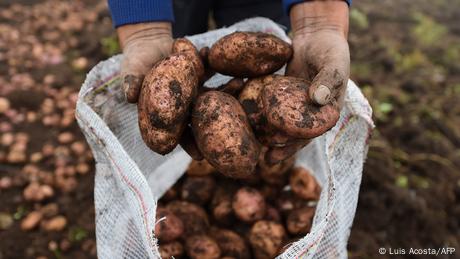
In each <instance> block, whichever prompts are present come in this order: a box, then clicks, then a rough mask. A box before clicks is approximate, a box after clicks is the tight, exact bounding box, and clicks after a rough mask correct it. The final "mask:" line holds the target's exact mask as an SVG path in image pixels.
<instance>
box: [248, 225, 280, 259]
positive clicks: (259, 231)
mask: <svg viewBox="0 0 460 259" xmlns="http://www.w3.org/2000/svg"><path fill="white" fill-rule="evenodd" d="M285 239H286V231H285V230H284V227H283V226H282V225H281V224H279V223H276V222H273V221H266V220H260V221H257V222H256V223H255V224H254V225H253V226H252V228H251V231H250V233H249V243H250V244H251V247H252V251H253V254H254V256H255V258H256V259H266V258H274V257H275V256H276V255H277V254H278V253H279V251H280V249H281V247H282V244H283V241H284V240H285Z"/></svg>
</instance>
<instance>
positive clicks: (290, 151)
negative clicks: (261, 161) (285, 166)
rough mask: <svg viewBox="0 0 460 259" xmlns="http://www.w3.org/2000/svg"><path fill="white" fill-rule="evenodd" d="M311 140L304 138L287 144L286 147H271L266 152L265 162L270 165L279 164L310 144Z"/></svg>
mask: <svg viewBox="0 0 460 259" xmlns="http://www.w3.org/2000/svg"><path fill="white" fill-rule="evenodd" d="M310 141H311V140H309V139H304V140H300V141H299V142H297V143H295V144H292V145H289V146H285V147H279V148H270V149H269V150H268V151H267V152H266V153H265V162H266V163H267V164H269V165H275V164H278V163H280V162H282V161H284V160H286V159H288V158H290V157H292V156H293V155H295V154H296V153H297V151H299V150H301V149H302V148H303V147H305V146H306V145H308V143H310Z"/></svg>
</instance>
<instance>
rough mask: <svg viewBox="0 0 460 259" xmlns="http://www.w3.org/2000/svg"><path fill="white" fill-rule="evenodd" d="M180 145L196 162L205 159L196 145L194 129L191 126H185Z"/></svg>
mask: <svg viewBox="0 0 460 259" xmlns="http://www.w3.org/2000/svg"><path fill="white" fill-rule="evenodd" d="M179 144H180V145H181V147H182V148H183V149H184V150H185V152H187V154H189V156H190V157H192V158H193V159H194V160H202V159H203V154H201V152H200V150H199V149H198V146H197V145H196V141H195V137H194V136H193V132H192V128H191V127H190V126H188V125H187V126H185V129H184V132H183V133H182V136H181V138H180V141H179Z"/></svg>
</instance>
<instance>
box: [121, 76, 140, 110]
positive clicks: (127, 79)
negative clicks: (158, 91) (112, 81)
mask: <svg viewBox="0 0 460 259" xmlns="http://www.w3.org/2000/svg"><path fill="white" fill-rule="evenodd" d="M143 80H144V76H135V75H131V74H129V75H124V76H123V78H122V82H123V84H122V87H123V92H124V93H125V97H126V101H128V102H129V103H137V100H138V99H139V94H140V91H141V87H142V81H143Z"/></svg>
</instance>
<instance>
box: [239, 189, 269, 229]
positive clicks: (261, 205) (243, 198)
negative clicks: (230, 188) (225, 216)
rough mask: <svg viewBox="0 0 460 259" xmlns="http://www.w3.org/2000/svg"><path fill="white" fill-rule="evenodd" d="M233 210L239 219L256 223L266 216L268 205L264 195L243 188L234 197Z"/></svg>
mask: <svg viewBox="0 0 460 259" xmlns="http://www.w3.org/2000/svg"><path fill="white" fill-rule="evenodd" d="M232 208H233V211H234V212H235V215H236V217H237V218H238V219H240V220H242V221H244V222H254V221H257V220H260V219H262V218H263V217H264V216H265V212H266V210H267V205H266V204H265V199H264V196H262V194H261V193H260V192H259V191H258V190H256V189H254V188H250V187H242V188H241V189H239V190H238V191H237V192H236V194H235V196H234V197H233V202H232Z"/></svg>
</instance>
